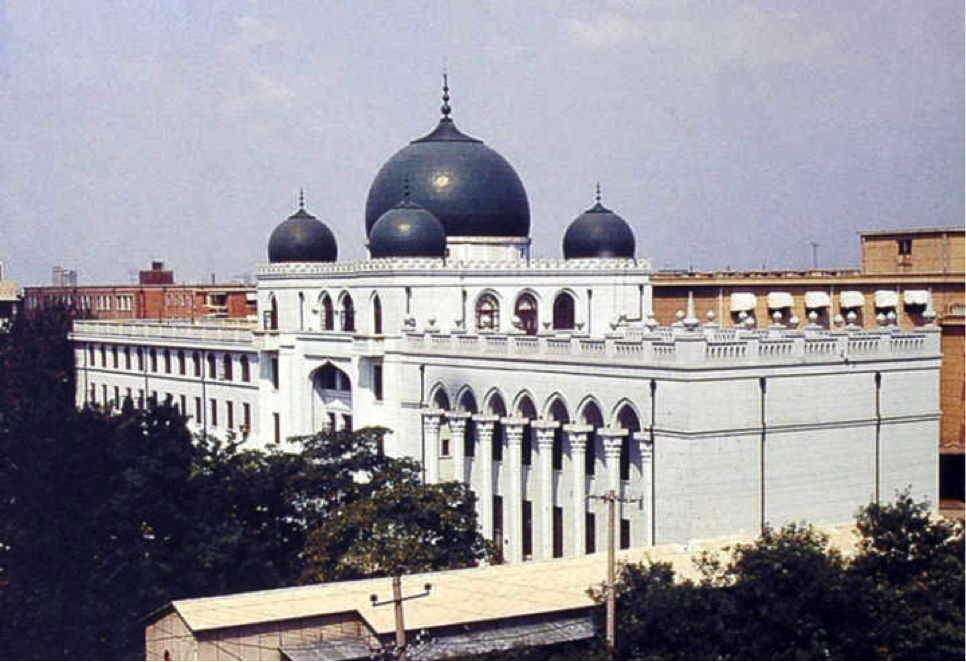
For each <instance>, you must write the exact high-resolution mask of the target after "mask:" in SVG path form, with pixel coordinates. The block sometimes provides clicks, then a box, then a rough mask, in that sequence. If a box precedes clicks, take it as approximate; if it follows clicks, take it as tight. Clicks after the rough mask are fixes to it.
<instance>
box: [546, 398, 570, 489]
mask: <svg viewBox="0 0 966 662" xmlns="http://www.w3.org/2000/svg"><path fill="white" fill-rule="evenodd" d="M550 419H551V420H554V421H557V423H559V424H560V425H558V426H557V427H555V428H554V430H553V460H552V465H553V468H554V469H555V470H557V471H560V470H561V469H563V426H564V424H565V423H569V422H570V415H569V414H568V413H567V407H565V406H564V403H563V402H561V401H560V400H554V402H553V404H552V405H551V406H550Z"/></svg>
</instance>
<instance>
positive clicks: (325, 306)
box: [319, 294, 335, 331]
mask: <svg viewBox="0 0 966 662" xmlns="http://www.w3.org/2000/svg"><path fill="white" fill-rule="evenodd" d="M319 316H320V317H321V321H322V330H323V331H332V330H333V329H334V328H335V311H334V309H333V307H332V297H330V296H329V295H328V294H323V295H322V300H321V301H320V303H319Z"/></svg>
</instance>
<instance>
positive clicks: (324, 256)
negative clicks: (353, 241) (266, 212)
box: [268, 206, 339, 262]
mask: <svg viewBox="0 0 966 662" xmlns="http://www.w3.org/2000/svg"><path fill="white" fill-rule="evenodd" d="M338 257H339V248H338V245H337V244H336V241H335V236H334V235H333V234H332V231H331V230H330V229H329V228H328V226H326V224H325V223H323V222H322V221H320V220H319V219H317V218H316V217H315V216H313V215H312V214H310V213H308V212H307V211H305V207H303V206H299V209H298V211H297V212H295V213H294V214H292V215H291V216H289V217H288V218H287V219H286V220H284V221H282V222H281V223H280V224H279V226H278V227H277V228H275V230H274V231H273V232H272V236H271V237H270V238H269V240H268V259H269V261H270V262H335V261H336V259H337V258H338Z"/></svg>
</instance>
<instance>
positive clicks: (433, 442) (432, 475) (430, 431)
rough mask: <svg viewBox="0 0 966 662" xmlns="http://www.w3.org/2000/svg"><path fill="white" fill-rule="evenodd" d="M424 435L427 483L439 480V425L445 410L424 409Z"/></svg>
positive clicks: (430, 483)
mask: <svg viewBox="0 0 966 662" xmlns="http://www.w3.org/2000/svg"><path fill="white" fill-rule="evenodd" d="M422 414H423V437H424V439H425V441H426V483H427V484H429V485H432V484H433V483H438V482H439V426H440V425H441V424H442V422H443V412H442V411H441V410H439V409H423V412H422Z"/></svg>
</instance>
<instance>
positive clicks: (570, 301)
mask: <svg viewBox="0 0 966 662" xmlns="http://www.w3.org/2000/svg"><path fill="white" fill-rule="evenodd" d="M553 328H554V329H559V330H569V329H573V328H574V298H573V297H572V296H571V295H570V294H568V293H567V292H561V293H560V294H558V295H557V298H556V299H554V300H553Z"/></svg>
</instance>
